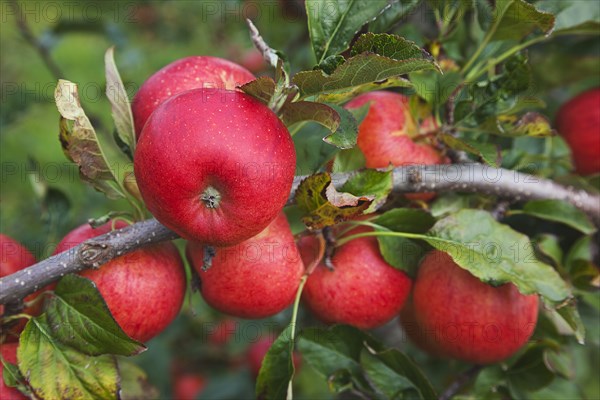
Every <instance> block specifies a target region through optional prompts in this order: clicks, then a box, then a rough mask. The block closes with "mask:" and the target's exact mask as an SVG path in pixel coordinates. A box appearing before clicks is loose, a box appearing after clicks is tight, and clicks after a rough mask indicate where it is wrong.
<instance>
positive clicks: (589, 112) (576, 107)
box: [556, 88, 600, 175]
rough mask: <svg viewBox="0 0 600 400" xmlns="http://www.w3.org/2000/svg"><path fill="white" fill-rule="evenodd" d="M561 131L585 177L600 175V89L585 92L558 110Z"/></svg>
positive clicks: (578, 171)
mask: <svg viewBox="0 0 600 400" xmlns="http://www.w3.org/2000/svg"><path fill="white" fill-rule="evenodd" d="M556 126H557V128H558V131H559V132H560V134H561V135H562V137H564V138H565V140H566V141H567V143H568V144H569V146H570V147H571V151H572V152H573V161H574V162H575V170H576V171H577V173H579V174H581V175H591V174H595V173H597V172H600V88H595V89H591V90H588V91H587V92H583V93H581V94H580V95H578V96H576V97H575V98H573V99H571V100H570V101H568V102H567V103H565V104H563V106H562V107H561V108H560V110H559V111H558V114H557V116H556Z"/></svg>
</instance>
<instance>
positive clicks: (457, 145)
mask: <svg viewBox="0 0 600 400" xmlns="http://www.w3.org/2000/svg"><path fill="white" fill-rule="evenodd" d="M438 137H439V138H440V139H441V140H442V141H443V142H444V143H445V144H446V145H447V146H448V147H450V148H451V149H454V150H460V151H466V152H468V153H471V154H474V155H476V156H478V157H480V158H481V160H483V161H484V162H485V163H486V164H488V165H491V166H492V167H494V168H498V167H499V166H500V161H501V157H500V151H499V150H498V147H497V146H496V145H495V144H493V143H488V142H483V143H482V142H478V141H475V140H470V139H466V138H457V137H456V136H453V135H449V134H447V133H442V134H440V135H438Z"/></svg>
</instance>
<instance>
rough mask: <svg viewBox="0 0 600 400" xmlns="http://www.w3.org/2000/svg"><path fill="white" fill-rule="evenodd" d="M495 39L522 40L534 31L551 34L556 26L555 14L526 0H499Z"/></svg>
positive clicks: (493, 23) (495, 19) (495, 22)
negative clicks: (537, 7) (539, 8)
mask: <svg viewBox="0 0 600 400" xmlns="http://www.w3.org/2000/svg"><path fill="white" fill-rule="evenodd" d="M492 25H495V26H497V29H496V32H495V33H494V35H493V36H492V39H491V40H492V41H494V40H509V39H513V40H521V39H523V38H524V37H526V36H528V35H530V34H532V33H534V32H538V31H539V32H541V33H543V34H545V35H547V34H549V33H550V32H551V31H552V29H553V28H554V15H552V14H550V13H547V12H543V11H540V10H538V9H536V8H535V6H534V5H532V4H529V3H527V2H526V1H525V0H497V1H496V11H495V13H494V21H493V22H492Z"/></svg>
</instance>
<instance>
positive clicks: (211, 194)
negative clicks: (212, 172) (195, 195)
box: [200, 186, 221, 208]
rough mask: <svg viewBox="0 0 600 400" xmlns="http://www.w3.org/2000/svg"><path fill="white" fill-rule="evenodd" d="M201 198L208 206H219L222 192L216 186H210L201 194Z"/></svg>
mask: <svg viewBox="0 0 600 400" xmlns="http://www.w3.org/2000/svg"><path fill="white" fill-rule="evenodd" d="M200 200H202V202H203V203H204V205H205V206H206V207H207V208H219V203H221V193H219V191H218V190H217V189H215V188H214V187H212V186H208V187H207V188H206V189H204V192H202V194H201V195H200Z"/></svg>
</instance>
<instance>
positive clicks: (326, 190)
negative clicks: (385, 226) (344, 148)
mask: <svg viewBox="0 0 600 400" xmlns="http://www.w3.org/2000/svg"><path fill="white" fill-rule="evenodd" d="M295 199H296V203H297V204H298V207H299V208H300V209H301V210H303V211H304V212H305V213H307V214H308V215H307V216H305V217H304V218H302V221H303V222H304V224H305V225H306V226H307V227H308V228H309V229H321V228H323V227H325V226H331V225H335V224H337V223H339V222H342V221H345V220H346V219H349V218H352V217H354V216H357V215H361V214H362V213H363V211H364V210H366V209H367V208H369V206H370V205H371V203H372V202H373V199H374V197H373V196H360V197H357V196H354V195H352V194H350V193H340V192H338V191H337V190H336V189H335V187H334V186H333V183H332V182H331V176H330V175H329V174H326V173H321V174H315V175H311V176H309V177H308V178H306V179H304V180H303V181H302V182H301V183H300V186H298V189H297V190H296V195H295Z"/></svg>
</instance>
